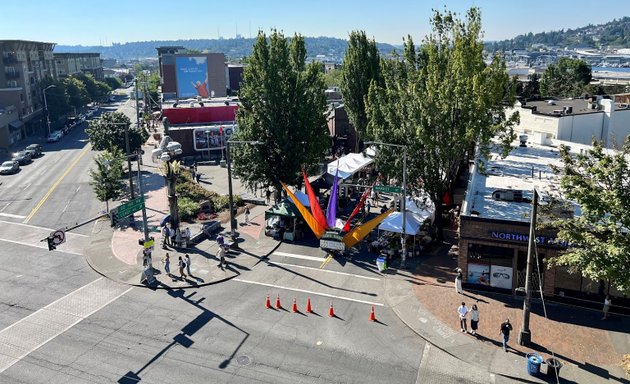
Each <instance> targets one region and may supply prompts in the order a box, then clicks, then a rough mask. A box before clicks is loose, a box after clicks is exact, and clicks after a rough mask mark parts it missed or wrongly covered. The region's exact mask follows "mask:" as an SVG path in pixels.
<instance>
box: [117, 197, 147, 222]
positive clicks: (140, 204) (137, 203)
mask: <svg viewBox="0 0 630 384" xmlns="http://www.w3.org/2000/svg"><path fill="white" fill-rule="evenodd" d="M142 208H144V197H142V196H141V197H137V198H135V199H133V200H129V201H128V202H126V203H124V204H121V205H119V206H118V207H117V208H116V216H118V219H122V218H124V217H127V216H129V215H131V214H133V213H134V212H138V211H139V210H141V209H142Z"/></svg>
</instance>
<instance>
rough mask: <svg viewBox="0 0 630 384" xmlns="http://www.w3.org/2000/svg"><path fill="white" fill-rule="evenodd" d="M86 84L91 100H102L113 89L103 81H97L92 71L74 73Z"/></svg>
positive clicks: (75, 76)
mask: <svg viewBox="0 0 630 384" xmlns="http://www.w3.org/2000/svg"><path fill="white" fill-rule="evenodd" d="M73 77H74V78H76V79H78V80H79V81H81V82H82V83H83V84H84V85H85V90H86V91H87V93H88V96H89V98H90V100H91V101H101V100H102V99H103V98H104V97H105V96H107V94H109V92H111V91H112V89H111V88H110V87H109V85H107V84H105V83H104V82H102V81H96V80H95V79H94V76H92V74H90V73H77V74H75V75H73Z"/></svg>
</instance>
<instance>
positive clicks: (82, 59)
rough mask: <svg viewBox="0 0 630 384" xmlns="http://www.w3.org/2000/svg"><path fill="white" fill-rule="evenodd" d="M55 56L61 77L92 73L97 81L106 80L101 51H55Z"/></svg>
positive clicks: (58, 73) (58, 74)
mask: <svg viewBox="0 0 630 384" xmlns="http://www.w3.org/2000/svg"><path fill="white" fill-rule="evenodd" d="M53 57H54V58H55V67H56V68H57V76H58V77H59V78H63V77H66V76H72V75H74V74H77V73H90V74H92V76H94V79H95V80H97V81H103V80H105V75H104V73H103V65H102V64H101V54H100V53H55V54H53Z"/></svg>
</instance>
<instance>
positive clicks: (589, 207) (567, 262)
mask: <svg viewBox="0 0 630 384" xmlns="http://www.w3.org/2000/svg"><path fill="white" fill-rule="evenodd" d="M560 155H561V159H562V163H563V164H562V167H556V168H555V171H556V173H557V174H559V175H560V177H561V179H560V187H561V190H562V191H563V193H564V196H566V198H567V199H568V200H570V201H574V202H575V203H576V204H578V205H579V206H580V210H581V215H580V216H574V217H572V218H569V219H564V220H557V221H556V222H555V223H554V226H555V227H556V228H558V230H559V232H558V238H559V239H562V240H564V241H566V242H568V243H569V244H570V246H569V248H567V249H566V250H565V251H563V252H562V253H561V254H560V256H558V257H555V258H551V259H548V262H549V264H550V265H551V266H558V265H564V266H568V267H569V272H571V273H581V274H582V276H585V277H588V278H591V279H593V280H595V281H598V280H600V279H603V280H609V281H610V283H611V285H613V286H614V287H615V288H617V289H618V290H620V291H621V292H629V291H630V274H629V273H628V266H629V265H630V234H629V231H630V215H628V207H630V160H629V159H630V138H628V139H626V142H625V143H624V145H623V147H622V149H621V150H620V151H617V152H615V153H610V152H608V151H607V150H605V149H604V148H603V145H602V143H601V142H595V143H594V144H593V149H592V150H590V151H587V152H586V153H584V154H578V155H575V156H572V155H571V153H570V152H569V148H568V147H566V146H562V147H561V150H560Z"/></svg>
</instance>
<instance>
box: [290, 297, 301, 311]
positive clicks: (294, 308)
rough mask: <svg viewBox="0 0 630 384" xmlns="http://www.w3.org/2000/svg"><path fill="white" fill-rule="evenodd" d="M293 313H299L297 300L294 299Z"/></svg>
mask: <svg viewBox="0 0 630 384" xmlns="http://www.w3.org/2000/svg"><path fill="white" fill-rule="evenodd" d="M291 312H293V313H297V312H299V311H298V308H297V301H296V300H295V298H293V307H291Z"/></svg>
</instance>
